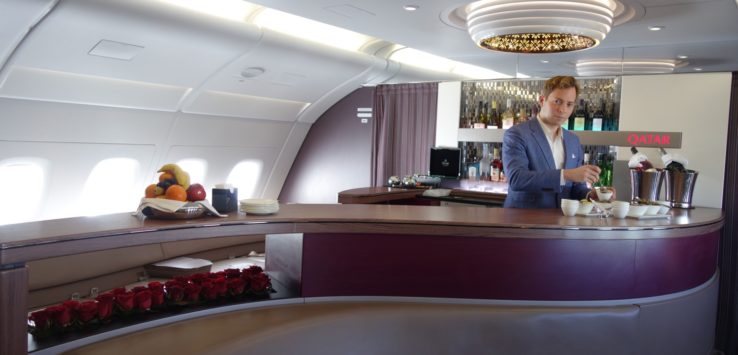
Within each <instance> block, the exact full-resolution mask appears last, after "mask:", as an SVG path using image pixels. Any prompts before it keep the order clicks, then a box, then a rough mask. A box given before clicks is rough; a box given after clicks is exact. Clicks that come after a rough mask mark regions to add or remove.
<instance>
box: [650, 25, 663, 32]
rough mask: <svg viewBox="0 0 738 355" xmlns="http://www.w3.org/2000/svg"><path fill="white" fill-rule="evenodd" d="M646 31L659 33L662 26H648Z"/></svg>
mask: <svg viewBox="0 0 738 355" xmlns="http://www.w3.org/2000/svg"><path fill="white" fill-rule="evenodd" d="M648 29H649V30H651V31H661V30H663V29H664V26H648Z"/></svg>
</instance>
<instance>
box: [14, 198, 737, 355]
mask: <svg viewBox="0 0 738 355" xmlns="http://www.w3.org/2000/svg"><path fill="white" fill-rule="evenodd" d="M669 214H670V215H671V218H670V219H657V220H638V219H630V218H626V219H614V218H606V219H605V218H598V217H565V216H563V215H562V213H561V212H560V211H559V210H553V209H548V210H545V209H544V210H522V209H503V208H478V207H435V206H405V205H338V204H315V205H311V204H287V205H281V206H280V211H279V212H278V213H276V214H274V215H268V216H256V215H245V214H243V213H238V214H235V213H233V214H231V215H230V216H229V217H226V218H217V217H204V218H199V219H193V220H175V221H170V220H154V219H146V218H139V217H135V216H132V215H130V214H125V213H123V214H114V215H107V216H99V217H80V218H68V219H60V220H49V221H42V222H33V223H23V224H15V225H7V226H1V227H0V264H1V267H2V271H0V275H2V276H1V277H0V292H1V293H0V323H1V324H0V325H2V327H0V329H3V331H2V334H0V344H3V345H2V349H0V353H3V354H5V353H8V354H11V353H12V354H16V353H23V352H25V349H26V348H25V346H26V343H25V339H26V307H25V306H24V305H25V304H26V292H27V290H26V286H25V285H26V284H27V278H28V271H27V268H26V267H25V263H27V262H29V261H33V260H38V259H44V258H50V257H58V256H64V255H72V254H79V253H86V252H94V251H101V250H108V249H113V248H120V247H128V246H134V245H144V244H154V243H164V242H172V241H182V240H193V239H207V238H217V237H226V236H242V235H255V234H265V235H266V236H267V239H266V252H267V259H266V260H267V264H266V271H267V272H269V273H270V274H271V275H272V276H273V277H274V278H277V279H279V281H280V282H282V283H284V284H286V285H288V286H290V287H294V288H295V289H296V290H297V294H299V295H300V297H304V298H311V297H352V296H388V297H441V298H458V299H482V300H511V301H526V302H527V301H541V302H585V303H586V302H600V301H601V302H616V303H617V302H620V301H619V300H634V299H646V298H649V297H656V298H659V297H666V296H668V295H672V294H673V295H681V296H679V297H681V298H682V299H683V298H685V296H684V294H683V293H684V292H688V291H689V290H692V289H698V288H700V287H703V288H704V287H708V286H705V285H712V286H709V287H710V289H712V288H714V287H716V286H715V283H716V282H715V281H714V279H715V277H714V275H715V273H716V271H717V252H718V240H719V236H720V232H721V229H722V226H723V214H722V211H721V210H719V209H711V208H696V209H692V210H680V209H672V210H671V211H670V212H669ZM388 275H390V277H391V279H392V280H391V282H388V280H387V277H388ZM711 280H712V281H711ZM439 284H440V285H453V286H452V287H439ZM695 292H697V291H695ZM711 295H712V293H710V296H700V297H702V298H700V301H699V302H698V303H699V304H702V305H703V306H700V307H704V303H705V302H707V304H708V305H707V311H708V312H707V313H710V312H715V311H716V306H715V303H714V302H716V300H712V296H711ZM704 297H708V299H707V301H705V299H704ZM60 301H61V300H60ZM663 301H664V299H659V302H661V303H663ZM628 302H631V301H626V303H628ZM631 303H633V302H631ZM713 306H714V307H715V309H712V307H713ZM678 307H680V309H685V307H687V308H689V307H691V306H689V305H686V306H685V305H684V304H680V305H679V306H678ZM711 309H712V311H710V310H711ZM703 313H704V312H703ZM644 316H645V314H642V315H641V317H644ZM711 319H713V321H714V314H712V315H710V314H705V315H703V316H702V318H700V319H698V320H696V322H698V323H700V324H704V323H709V322H710V320H711ZM684 321H685V323H686V322H695V319H693V318H689V319H686V320H684ZM707 325H708V327H709V324H707ZM677 328H678V327H677ZM708 330H709V329H708ZM709 334H711V331H710V332H709ZM702 345H704V344H702ZM702 345H701V346H702Z"/></svg>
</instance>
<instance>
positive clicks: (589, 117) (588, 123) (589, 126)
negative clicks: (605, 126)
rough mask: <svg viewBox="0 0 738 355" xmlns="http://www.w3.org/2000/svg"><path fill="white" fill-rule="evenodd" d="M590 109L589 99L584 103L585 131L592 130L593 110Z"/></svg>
mask: <svg viewBox="0 0 738 355" xmlns="http://www.w3.org/2000/svg"><path fill="white" fill-rule="evenodd" d="M590 110H592V105H590V104H589V101H587V102H585V103H584V130H585V131H591V130H592V116H593V115H594V112H592V111H590Z"/></svg>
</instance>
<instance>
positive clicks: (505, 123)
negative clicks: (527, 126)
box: [502, 99, 515, 129]
mask: <svg viewBox="0 0 738 355" xmlns="http://www.w3.org/2000/svg"><path fill="white" fill-rule="evenodd" d="M514 124H515V113H513V110H512V99H507V110H506V111H505V112H504V113H503V114H502V128H503V129H508V128H510V127H512V126H513V125H514Z"/></svg>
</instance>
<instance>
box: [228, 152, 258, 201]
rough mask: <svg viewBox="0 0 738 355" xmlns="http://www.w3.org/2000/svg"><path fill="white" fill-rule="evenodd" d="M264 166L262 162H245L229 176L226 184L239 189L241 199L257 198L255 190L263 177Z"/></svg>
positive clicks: (238, 165) (239, 164) (237, 166)
mask: <svg viewBox="0 0 738 355" xmlns="http://www.w3.org/2000/svg"><path fill="white" fill-rule="evenodd" d="M262 165H263V164H262V162H261V160H245V161H242V162H240V163H238V164H236V166H235V167H234V168H233V170H231V173H230V174H228V179H227V180H226V183H228V184H231V185H233V186H234V187H236V188H238V198H239V199H244V198H252V197H256V196H254V190H256V184H257V183H258V182H259V177H261V169H262Z"/></svg>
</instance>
